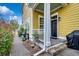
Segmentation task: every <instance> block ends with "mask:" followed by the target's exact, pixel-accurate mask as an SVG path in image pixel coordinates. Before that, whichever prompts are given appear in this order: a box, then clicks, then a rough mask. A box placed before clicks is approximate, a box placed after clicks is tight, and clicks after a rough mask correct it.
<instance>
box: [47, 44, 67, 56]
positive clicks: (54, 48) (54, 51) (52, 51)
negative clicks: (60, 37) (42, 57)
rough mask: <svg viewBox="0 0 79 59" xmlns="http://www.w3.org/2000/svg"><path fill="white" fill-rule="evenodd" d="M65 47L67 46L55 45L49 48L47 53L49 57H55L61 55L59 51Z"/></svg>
mask: <svg viewBox="0 0 79 59" xmlns="http://www.w3.org/2000/svg"><path fill="white" fill-rule="evenodd" d="M66 47H67V46H66V44H65V43H60V44H56V45H54V46H52V48H50V49H49V50H48V52H49V53H50V54H51V55H57V54H59V53H61V51H63V50H64V49H65V48H66Z"/></svg>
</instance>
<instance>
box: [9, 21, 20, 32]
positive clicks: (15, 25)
mask: <svg viewBox="0 0 79 59" xmlns="http://www.w3.org/2000/svg"><path fill="white" fill-rule="evenodd" d="M10 25H11V29H12V30H13V31H15V30H16V29H18V26H19V24H18V22H17V21H16V20H11V21H10Z"/></svg>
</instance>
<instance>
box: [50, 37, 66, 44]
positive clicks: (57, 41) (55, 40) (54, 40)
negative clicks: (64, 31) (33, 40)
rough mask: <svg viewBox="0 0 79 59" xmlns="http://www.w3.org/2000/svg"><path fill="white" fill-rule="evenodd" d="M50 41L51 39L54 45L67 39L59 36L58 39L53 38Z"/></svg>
mask: <svg viewBox="0 0 79 59" xmlns="http://www.w3.org/2000/svg"><path fill="white" fill-rule="evenodd" d="M50 41H51V46H53V45H56V44H59V43H64V42H65V41H66V40H64V39H58V38H57V39H51V40H50Z"/></svg>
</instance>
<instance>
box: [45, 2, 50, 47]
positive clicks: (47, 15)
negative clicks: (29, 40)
mask: <svg viewBox="0 0 79 59" xmlns="http://www.w3.org/2000/svg"><path fill="white" fill-rule="evenodd" d="M50 35H51V21H50V3H45V4H44V48H46V47H47V46H50V45H51V43H50Z"/></svg>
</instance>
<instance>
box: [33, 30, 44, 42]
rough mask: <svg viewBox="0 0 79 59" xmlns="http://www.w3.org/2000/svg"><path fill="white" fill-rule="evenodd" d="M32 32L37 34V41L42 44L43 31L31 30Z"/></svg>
mask: <svg viewBox="0 0 79 59" xmlns="http://www.w3.org/2000/svg"><path fill="white" fill-rule="evenodd" d="M32 32H33V33H34V32H37V33H38V35H39V36H38V37H39V38H38V41H41V42H44V29H33V30H32Z"/></svg>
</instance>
